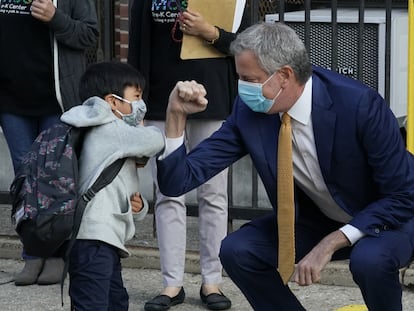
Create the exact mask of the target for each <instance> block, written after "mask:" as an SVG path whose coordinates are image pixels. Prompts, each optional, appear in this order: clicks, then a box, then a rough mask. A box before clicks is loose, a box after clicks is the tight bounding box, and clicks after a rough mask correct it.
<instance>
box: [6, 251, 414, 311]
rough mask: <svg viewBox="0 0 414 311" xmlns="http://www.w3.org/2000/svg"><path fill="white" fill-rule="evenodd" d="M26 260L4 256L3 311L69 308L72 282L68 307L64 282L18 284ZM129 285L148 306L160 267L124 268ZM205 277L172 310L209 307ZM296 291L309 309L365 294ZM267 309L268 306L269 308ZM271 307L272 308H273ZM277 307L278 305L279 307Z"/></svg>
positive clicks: (410, 300) (135, 305)
mask: <svg viewBox="0 0 414 311" xmlns="http://www.w3.org/2000/svg"><path fill="white" fill-rule="evenodd" d="M22 267H23V262H22V261H19V260H16V259H0V284H1V285H0V310H1V311H52V310H53V311H55V310H56V311H58V310H69V297H68V294H67V286H68V282H67V281H66V282H65V288H64V307H62V306H61V300H60V285H50V286H38V285H32V286H26V287H17V286H15V285H14V283H13V282H12V279H13V275H14V274H15V273H17V272H19V271H20V269H21V268H22ZM123 277H124V282H125V287H126V288H127V290H128V293H129V296H130V310H131V311H141V310H144V303H145V301H147V300H148V299H151V298H152V297H153V296H154V295H156V294H158V291H159V290H160V284H161V276H160V271H159V270H155V269H144V268H124V270H123ZM200 282H201V277H200V275H199V274H193V273H186V274H185V285H184V289H185V291H186V299H185V302H184V303H183V304H181V305H178V306H175V307H172V308H171V309H170V310H171V311H198V310H206V308H205V307H204V306H203V305H202V304H201V302H200V299H199V289H200ZM289 286H290V287H291V289H292V291H293V292H294V293H295V295H296V296H297V297H298V299H299V300H300V302H301V303H302V304H303V306H304V307H305V309H306V310H308V311H333V310H336V309H338V308H341V307H344V306H347V305H350V304H352V305H354V304H363V300H362V297H361V294H360V292H359V290H358V288H356V287H349V286H338V285H323V284H316V285H311V286H307V287H299V286H297V285H295V284H294V283H290V284H289ZM222 287H223V291H224V293H225V294H226V295H227V296H228V297H229V298H230V299H231V300H232V303H233V306H232V308H231V310H233V311H251V310H253V309H252V308H251V307H250V305H249V304H248V302H247V301H246V299H245V298H244V296H243V295H242V294H241V293H240V291H239V290H238V289H237V288H236V286H235V285H234V284H233V283H232V281H231V280H230V279H229V278H228V277H224V282H223V286H222ZM403 305H404V309H403V310H405V311H410V310H413V306H414V291H409V290H404V292H403ZM265 311H267V310H265ZM269 311H271V310H269ZM275 311H277V309H275Z"/></svg>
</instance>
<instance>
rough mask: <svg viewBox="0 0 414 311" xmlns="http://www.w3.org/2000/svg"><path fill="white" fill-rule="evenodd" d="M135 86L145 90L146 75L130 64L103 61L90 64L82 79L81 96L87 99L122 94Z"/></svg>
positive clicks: (80, 85) (83, 99) (82, 98)
mask: <svg viewBox="0 0 414 311" xmlns="http://www.w3.org/2000/svg"><path fill="white" fill-rule="evenodd" d="M128 86H133V87H137V88H140V89H141V90H144V88H145V79H144V76H143V75H142V74H141V73H140V72H139V71H138V70H136V69H135V68H134V67H132V66H131V65H129V64H126V63H121V62H101V63H96V64H92V65H90V66H89V67H88V68H87V69H86V71H85V72H84V74H83V75H82V78H81V80H80V84H79V97H80V99H81V101H82V102H83V101H85V100H86V99H88V98H89V97H92V96H98V97H100V98H104V97H105V96H106V95H108V94H112V93H113V94H116V95H119V96H122V95H123V93H124V89H125V88H126V87H128Z"/></svg>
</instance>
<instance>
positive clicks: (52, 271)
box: [37, 257, 65, 285]
mask: <svg viewBox="0 0 414 311" xmlns="http://www.w3.org/2000/svg"><path fill="white" fill-rule="evenodd" d="M64 266H65V262H64V261H63V259H62V258H57V257H52V258H47V259H46V261H45V264H44V266H43V270H42V273H40V275H39V277H38V278H37V284H39V285H51V284H57V283H60V281H61V279H62V274H63V268H64Z"/></svg>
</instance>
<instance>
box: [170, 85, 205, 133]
mask: <svg viewBox="0 0 414 311" xmlns="http://www.w3.org/2000/svg"><path fill="white" fill-rule="evenodd" d="M206 94H207V92H206V89H205V88H204V86H203V85H202V84H199V83H197V82H195V81H184V82H183V81H179V82H177V84H176V85H175V87H174V89H173V90H172V91H171V93H170V97H169V100H168V106H167V111H166V116H165V136H166V137H167V138H177V137H181V136H182V135H183V133H184V129H185V125H186V122H187V115H189V114H192V113H196V112H201V111H204V110H205V109H206V107H207V99H206V97H205V96H206Z"/></svg>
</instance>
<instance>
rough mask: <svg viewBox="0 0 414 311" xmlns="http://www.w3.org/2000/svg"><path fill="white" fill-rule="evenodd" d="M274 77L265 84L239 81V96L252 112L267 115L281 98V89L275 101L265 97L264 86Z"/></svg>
mask: <svg viewBox="0 0 414 311" xmlns="http://www.w3.org/2000/svg"><path fill="white" fill-rule="evenodd" d="M273 75H274V74H272V75H271V76H270V77H269V78H267V80H266V81H265V82H263V83H254V82H247V81H243V80H240V79H239V86H238V89H239V96H240V98H241V99H242V100H243V102H244V103H245V104H246V105H247V106H248V107H249V108H250V109H251V110H253V111H255V112H262V113H267V112H269V110H270V108H272V106H273V104H274V103H275V101H276V99H277V98H278V97H279V95H280V93H281V92H282V88H280V90H279V92H278V93H277V94H276V96H275V97H274V98H273V99H269V98H266V97H264V95H263V86H264V85H265V84H266V83H267V82H268V81H269V80H270V79H271V78H272V77H273Z"/></svg>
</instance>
